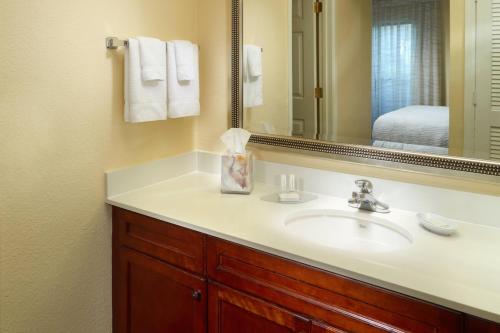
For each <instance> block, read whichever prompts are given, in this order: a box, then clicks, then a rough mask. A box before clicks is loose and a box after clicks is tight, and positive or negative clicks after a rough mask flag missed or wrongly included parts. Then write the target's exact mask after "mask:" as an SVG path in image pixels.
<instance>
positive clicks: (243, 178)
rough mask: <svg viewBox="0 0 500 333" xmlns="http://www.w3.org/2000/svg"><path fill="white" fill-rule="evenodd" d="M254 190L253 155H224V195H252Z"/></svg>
mask: <svg viewBox="0 0 500 333" xmlns="http://www.w3.org/2000/svg"><path fill="white" fill-rule="evenodd" d="M252 188H253V183H252V154H251V153H246V154H234V155H223V156H222V170H221V191H222V193H240V194H250V192H252Z"/></svg>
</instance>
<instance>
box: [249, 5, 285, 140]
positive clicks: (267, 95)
mask: <svg viewBox="0 0 500 333" xmlns="http://www.w3.org/2000/svg"><path fill="white" fill-rule="evenodd" d="M289 2H290V0H273V1H269V0H250V1H244V2H243V12H244V13H245V15H244V19H243V24H244V29H243V31H244V33H243V43H245V44H254V45H258V46H260V47H262V48H263V49H264V52H263V54H262V63H263V66H264V75H263V86H264V88H263V89H264V91H263V93H264V105H262V106H259V107H255V108H248V109H245V113H244V115H245V121H244V124H245V128H247V129H250V130H253V131H255V132H263V126H262V122H266V123H269V124H270V125H272V126H274V127H275V129H276V134H280V135H289V134H290V126H289V124H290V111H289V98H290V94H289V92H290V88H289V86H290V84H289V83H290V75H289V73H290V65H289V36H290V27H289V26H290V24H291V23H290V21H289V16H290V14H289Z"/></svg>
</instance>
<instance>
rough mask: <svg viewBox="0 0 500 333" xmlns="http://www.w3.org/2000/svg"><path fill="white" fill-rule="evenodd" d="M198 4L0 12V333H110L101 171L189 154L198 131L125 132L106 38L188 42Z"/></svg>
mask: <svg viewBox="0 0 500 333" xmlns="http://www.w3.org/2000/svg"><path fill="white" fill-rule="evenodd" d="M198 2H199V0H182V1H179V0H148V1H143V0H127V1H120V0H106V1H101V0H87V1H75V0H67V1H60V0H39V1H31V0H22V1H21V0H4V1H1V2H0V40H1V44H0V137H1V139H0V184H1V190H0V256H1V261H0V295H1V296H0V309H1V310H0V316H1V318H0V332H2V333H19V332H23V333H25V332H26V333H31V332H33V333H58V332H61V333H68V332H71V333H109V332H111V224H110V219H109V214H108V213H109V212H108V209H107V208H106V206H105V205H104V171H106V170H108V169H110V168H116V167H120V166H125V165H130V164H134V163H140V162H143V161H148V160H151V159H157V158H161V157H165V156H168V155H172V154H177V153H180V152H184V151H188V150H191V149H192V148H193V146H194V135H193V130H194V120H189V119H186V120H169V121H166V122H160V123H152V124H143V125H127V124H124V123H123V121H122V100H123V96H122V86H123V73H122V61H123V57H122V55H121V54H120V52H114V51H111V52H106V50H105V48H104V38H105V37H106V36H107V35H116V36H119V37H128V36H135V35H141V34H143V35H154V36H158V37H160V38H163V39H170V38H186V39H192V40H195V41H196V40H197V39H198ZM202 2H206V1H202ZM224 19H225V16H223V20H224ZM207 49H208V47H207ZM225 54H226V50H225V47H222V48H220V55H222V57H225ZM225 87H226V86H224V85H222V89H224V88H225ZM225 107H226V105H225V104H223V108H225Z"/></svg>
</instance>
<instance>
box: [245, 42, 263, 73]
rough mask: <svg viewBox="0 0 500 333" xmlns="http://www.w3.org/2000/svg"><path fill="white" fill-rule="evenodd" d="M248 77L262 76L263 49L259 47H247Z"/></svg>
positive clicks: (249, 45) (248, 45)
mask: <svg viewBox="0 0 500 333" xmlns="http://www.w3.org/2000/svg"><path fill="white" fill-rule="evenodd" d="M245 54H246V62H247V70H248V75H250V76H251V77H254V78H255V77H259V76H262V74H263V73H262V49H261V48H260V47H259V46H256V45H251V44H247V45H245Z"/></svg>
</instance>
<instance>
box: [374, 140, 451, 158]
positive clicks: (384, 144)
mask: <svg viewBox="0 0 500 333" xmlns="http://www.w3.org/2000/svg"><path fill="white" fill-rule="evenodd" d="M373 146H374V147H378V148H387V149H397V150H404V151H409V152H412V153H424V154H435V155H448V148H445V147H435V146H424V145H413V144H411V143H401V142H390V141H377V140H376V141H373Z"/></svg>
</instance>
